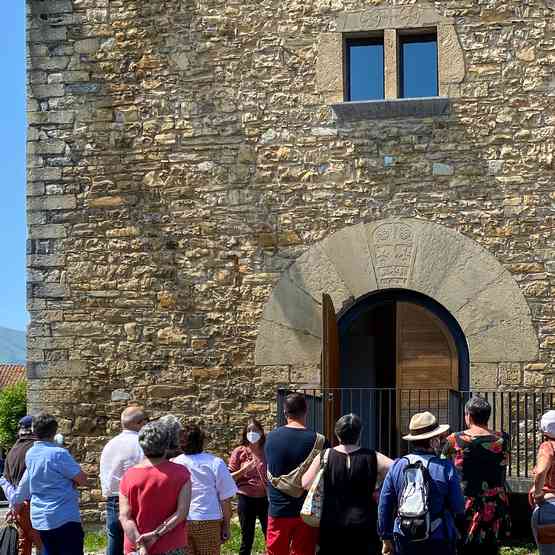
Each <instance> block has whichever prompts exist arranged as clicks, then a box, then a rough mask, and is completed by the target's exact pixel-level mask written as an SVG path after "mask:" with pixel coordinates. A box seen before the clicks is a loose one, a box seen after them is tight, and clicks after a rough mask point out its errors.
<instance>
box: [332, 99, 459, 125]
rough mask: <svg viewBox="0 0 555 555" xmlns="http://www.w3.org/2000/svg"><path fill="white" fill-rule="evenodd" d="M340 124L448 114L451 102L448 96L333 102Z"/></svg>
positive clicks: (333, 108)
mask: <svg viewBox="0 0 555 555" xmlns="http://www.w3.org/2000/svg"><path fill="white" fill-rule="evenodd" d="M332 110H333V112H334V115H335V117H336V119H337V121H338V124H339V125H341V124H342V123H350V122H357V121H363V120H370V119H390V118H425V117H437V116H447V115H449V112H450V102H449V99H448V98H446V97H441V96H438V97H427V98H398V99H389V100H367V101H360V102H340V103H337V104H332Z"/></svg>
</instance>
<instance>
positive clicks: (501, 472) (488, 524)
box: [444, 432, 511, 553]
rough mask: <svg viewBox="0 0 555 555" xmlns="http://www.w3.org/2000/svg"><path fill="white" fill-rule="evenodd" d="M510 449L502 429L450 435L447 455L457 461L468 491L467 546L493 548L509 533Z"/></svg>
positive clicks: (466, 510)
mask: <svg viewBox="0 0 555 555" xmlns="http://www.w3.org/2000/svg"><path fill="white" fill-rule="evenodd" d="M509 453H510V445H509V436H508V435H507V434H505V433H502V432H493V433H492V434H488V435H484V436H472V435H470V434H468V432H458V433H456V434H451V435H450V436H449V437H448V438H447V445H446V447H445V451H444V456H445V457H447V458H450V459H452V460H453V462H454V463H455V467H456V468H457V470H458V472H459V474H460V477H461V484H462V487H463V492H464V495H465V518H466V537H463V538H462V543H463V544H464V545H466V546H468V547H471V546H478V545H480V546H484V547H485V546H492V548H493V546H497V545H499V543H500V542H501V541H502V540H503V539H504V538H506V537H508V536H509V535H510V528H511V521H510V516H509V496H508V494H507V488H506V483H505V478H506V473H507V464H508V462H509ZM494 552H495V551H493V553H494Z"/></svg>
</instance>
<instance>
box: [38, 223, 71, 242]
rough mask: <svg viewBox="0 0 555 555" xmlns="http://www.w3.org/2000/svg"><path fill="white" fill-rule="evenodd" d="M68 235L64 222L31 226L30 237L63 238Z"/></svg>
mask: <svg viewBox="0 0 555 555" xmlns="http://www.w3.org/2000/svg"><path fill="white" fill-rule="evenodd" d="M66 236H67V233H66V229H65V226H64V225H63V224H47V225H34V226H30V228H29V239H63V238H64V237H66Z"/></svg>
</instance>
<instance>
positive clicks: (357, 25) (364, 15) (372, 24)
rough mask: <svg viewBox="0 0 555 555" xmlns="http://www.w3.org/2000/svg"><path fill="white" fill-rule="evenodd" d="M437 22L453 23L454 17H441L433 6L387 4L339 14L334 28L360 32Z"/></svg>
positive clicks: (428, 24) (414, 26)
mask: <svg viewBox="0 0 555 555" xmlns="http://www.w3.org/2000/svg"><path fill="white" fill-rule="evenodd" d="M439 23H443V24H453V23H454V19H453V18H449V17H443V16H442V15H441V14H439V13H438V12H437V11H436V9H435V8H434V7H433V6H389V7H383V8H372V9H371V10H365V11H360V12H353V13H345V14H341V15H340V16H339V17H338V18H337V20H336V29H337V31H338V32H339V33H360V32H362V31H368V30H382V29H401V28H404V29H420V28H426V27H432V26H434V25H437V24H439Z"/></svg>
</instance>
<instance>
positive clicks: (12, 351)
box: [0, 326, 27, 364]
mask: <svg viewBox="0 0 555 555" xmlns="http://www.w3.org/2000/svg"><path fill="white" fill-rule="evenodd" d="M26 343H27V340H26V336H25V332H24V331H18V330H11V329H9V328H3V327H1V326H0V362H3V363H5V362H17V363H21V364H25V359H26V353H27V349H26Z"/></svg>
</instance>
